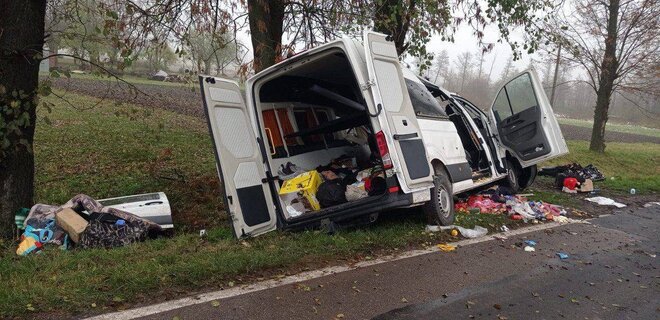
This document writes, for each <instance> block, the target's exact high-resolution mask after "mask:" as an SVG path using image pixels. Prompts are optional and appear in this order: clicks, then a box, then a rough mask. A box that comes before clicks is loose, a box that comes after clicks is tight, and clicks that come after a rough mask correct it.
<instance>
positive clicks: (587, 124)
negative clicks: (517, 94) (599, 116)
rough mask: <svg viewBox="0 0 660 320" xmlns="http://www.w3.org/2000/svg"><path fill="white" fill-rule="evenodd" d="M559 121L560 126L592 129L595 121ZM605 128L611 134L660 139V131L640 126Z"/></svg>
mask: <svg viewBox="0 0 660 320" xmlns="http://www.w3.org/2000/svg"><path fill="white" fill-rule="evenodd" d="M558 120H559V123H560V124H567V125H572V126H577V127H583V128H591V127H592V126H593V121H589V120H578V119H567V118H559V119H558ZM605 128H606V130H607V131H610V132H622V133H631V134H639V135H644V136H649V137H655V138H660V129H656V128H649V127H644V126H640V125H632V124H618V123H610V122H608V123H607V126H606V127H605Z"/></svg>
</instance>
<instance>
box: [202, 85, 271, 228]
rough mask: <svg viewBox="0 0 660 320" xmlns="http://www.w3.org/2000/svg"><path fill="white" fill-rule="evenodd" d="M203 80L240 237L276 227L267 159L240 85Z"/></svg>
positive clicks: (228, 205)
mask: <svg viewBox="0 0 660 320" xmlns="http://www.w3.org/2000/svg"><path fill="white" fill-rule="evenodd" d="M199 82H200V86H201V88H202V97H203V100H204V111H205V112H206V116H207V118H208V124H209V129H210V131H211V137H212V139H213V146H214V148H215V156H216V162H217V167H218V173H219V176H220V180H221V181H222V184H223V186H224V190H225V199H224V200H225V206H226V208H227V211H228V213H229V215H230V217H231V220H232V224H233V228H234V233H235V234H236V237H239V238H241V237H249V236H256V235H259V234H262V233H265V232H268V231H271V230H274V229H275V228H276V226H277V223H276V222H277V220H276V215H275V206H274V204H273V198H272V196H271V191H270V188H269V186H268V183H267V182H264V181H266V180H265V178H266V172H265V169H264V164H263V159H264V158H263V156H262V151H261V148H260V146H259V143H258V141H257V138H256V134H255V130H254V128H253V127H252V121H250V118H249V114H250V113H249V112H248V110H247V109H246V107H245V103H244V102H243V97H242V96H241V91H240V89H239V87H238V84H236V83H235V82H233V81H230V80H225V79H219V78H214V77H207V76H200V77H199Z"/></svg>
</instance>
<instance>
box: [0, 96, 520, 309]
mask: <svg viewBox="0 0 660 320" xmlns="http://www.w3.org/2000/svg"><path fill="white" fill-rule="evenodd" d="M67 98H68V99H69V102H71V104H72V105H85V106H86V105H93V104H94V102H93V101H90V99H92V100H94V98H90V97H86V96H79V95H71V94H70V95H68V96H67ZM48 100H50V101H52V102H53V103H55V104H56V107H54V108H53V111H52V113H46V111H45V110H39V114H40V117H39V120H38V127H37V133H36V138H35V139H36V142H35V156H36V171H37V177H36V185H37V196H36V197H37V199H36V200H37V202H40V203H49V204H61V203H63V202H65V201H67V200H68V199H70V198H71V197H72V196H74V195H75V194H77V193H85V194H89V195H91V196H92V197H95V198H103V197H111V196H120V195H128V194H135V193H141V192H153V191H164V192H165V193H166V194H167V195H168V197H169V199H170V203H171V206H172V209H173V218H174V221H175V225H176V226H177V230H176V231H177V232H176V235H175V236H173V237H172V238H163V239H157V240H151V241H146V242H143V243H138V244H135V245H131V246H128V247H124V248H116V249H112V250H104V249H92V250H71V251H61V250H57V249H56V248H55V247H49V248H47V249H46V250H44V251H43V252H42V254H36V255H32V256H29V257H18V256H16V255H15V253H14V251H15V248H16V243H13V242H2V241H0V283H2V284H3V285H2V286H0V318H3V317H16V316H18V317H20V316H26V317H36V318H39V317H40V316H41V315H43V313H48V314H49V315H53V314H55V315H57V316H56V317H65V316H70V315H80V314H81V313H83V312H84V313H98V312H102V311H109V310H115V309H118V308H125V307H128V306H130V305H133V304H136V303H139V302H153V301H154V300H153V299H151V298H152V297H158V298H164V297H173V296H175V295H177V294H181V293H185V292H190V291H194V290H203V289H204V288H218V287H227V286H231V285H238V284H240V283H243V282H249V281H251V280H255V279H259V278H261V277H277V276H279V275H283V274H290V273H297V272H299V271H301V270H304V269H306V268H312V267H316V266H325V265H330V264H336V263H342V262H341V261H346V260H351V261H352V260H363V259H369V257H370V256H375V255H378V254H384V253H392V252H397V251H398V250H403V249H407V248H409V247H416V248H417V247H424V246H431V245H435V244H437V243H440V242H446V241H448V240H450V237H449V236H448V235H447V233H443V232H441V233H435V234H430V233H425V232H424V227H425V221H424V218H423V215H421V214H419V211H417V210H401V211H398V214H396V213H395V214H394V215H392V214H391V215H384V217H382V218H381V219H379V221H378V222H377V223H376V224H374V225H371V226H369V227H365V228H353V229H345V230H341V231H340V232H338V233H337V234H335V235H332V236H330V235H327V234H325V233H324V232H321V231H305V232H296V233H288V232H272V233H269V234H267V235H265V236H261V237H258V238H255V239H250V240H247V241H242V242H239V241H237V240H236V239H234V237H233V235H232V234H231V230H230V228H229V226H228V221H227V215H226V213H225V212H223V210H222V208H223V205H222V202H221V200H220V199H221V196H220V192H219V183H218V178H217V174H216V171H215V160H214V156H213V150H212V147H211V141H210V138H209V135H208V132H207V128H206V124H205V123H204V122H203V121H202V120H200V119H196V118H193V117H188V116H182V115H178V114H174V113H171V112H167V111H161V110H145V109H141V108H138V107H136V106H132V105H123V106H117V105H115V104H114V103H113V102H111V101H104V102H102V103H100V104H99V106H98V107H96V108H94V109H91V110H76V109H73V108H71V107H69V106H67V105H65V104H64V103H62V101H59V100H56V99H54V98H48ZM45 115H47V117H48V119H50V120H49V122H50V124H48V123H46V121H45ZM463 218H464V219H463V220H464V221H465V224H464V225H466V226H470V225H474V224H479V225H483V226H486V227H489V228H490V229H495V228H498V227H499V226H500V225H501V224H502V223H506V222H507V219H506V217H504V216H490V215H484V216H476V217H467V216H466V217H463ZM459 220H460V219H459ZM201 228H204V229H206V230H207V234H208V235H207V237H205V238H200V237H199V236H198V235H197V231H198V230H199V229H201ZM94 306H95V307H94Z"/></svg>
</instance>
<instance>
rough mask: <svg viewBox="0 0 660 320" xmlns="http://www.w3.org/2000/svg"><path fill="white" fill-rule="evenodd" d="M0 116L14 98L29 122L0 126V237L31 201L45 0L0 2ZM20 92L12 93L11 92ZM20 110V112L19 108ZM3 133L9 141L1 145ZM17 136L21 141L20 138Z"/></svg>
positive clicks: (7, 118)
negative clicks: (6, 128) (13, 126)
mask: <svg viewBox="0 0 660 320" xmlns="http://www.w3.org/2000/svg"><path fill="white" fill-rule="evenodd" d="M0 12H2V19H0V117H2V121H3V122H5V123H10V122H12V121H14V120H16V118H17V115H16V112H13V111H12V112H11V113H9V112H7V111H6V110H8V108H7V106H8V105H9V104H11V103H12V102H13V101H17V102H19V103H20V105H21V106H19V107H18V109H20V108H25V109H21V110H22V111H24V112H27V115H28V119H29V123H27V124H26V125H23V126H18V127H17V129H16V130H13V131H12V132H7V131H3V130H4V129H0V236H1V237H4V238H6V237H11V236H12V235H13V233H14V232H13V230H14V228H15V225H14V215H15V213H16V211H17V210H18V209H19V208H21V207H30V206H32V202H33V201H34V200H33V198H34V154H33V148H32V144H33V142H34V129H35V120H36V103H35V102H34V101H35V99H36V89H37V86H38V83H39V62H40V58H41V55H42V51H43V45H44V20H45V14H46V1H43V0H3V1H0ZM14 91H15V92H17V93H23V94H24V95H23V96H22V97H20V98H16V97H15V96H14V95H13V94H12V93H13V92H14ZM24 112H22V113H24ZM3 137H6V138H7V139H8V140H9V142H10V143H11V145H10V147H6V148H2V140H3ZM21 140H22V142H23V143H20V142H21Z"/></svg>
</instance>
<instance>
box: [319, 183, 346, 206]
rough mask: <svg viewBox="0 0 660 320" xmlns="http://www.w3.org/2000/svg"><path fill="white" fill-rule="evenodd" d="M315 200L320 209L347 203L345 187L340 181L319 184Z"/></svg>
mask: <svg viewBox="0 0 660 320" xmlns="http://www.w3.org/2000/svg"><path fill="white" fill-rule="evenodd" d="M316 199H317V200H318V201H319V204H320V205H321V208H327V207H332V206H335V205H338V204H342V203H345V202H347V200H346V186H345V185H343V184H342V183H341V179H335V180H329V181H325V182H323V183H321V185H319V188H318V190H317V191H316Z"/></svg>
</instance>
